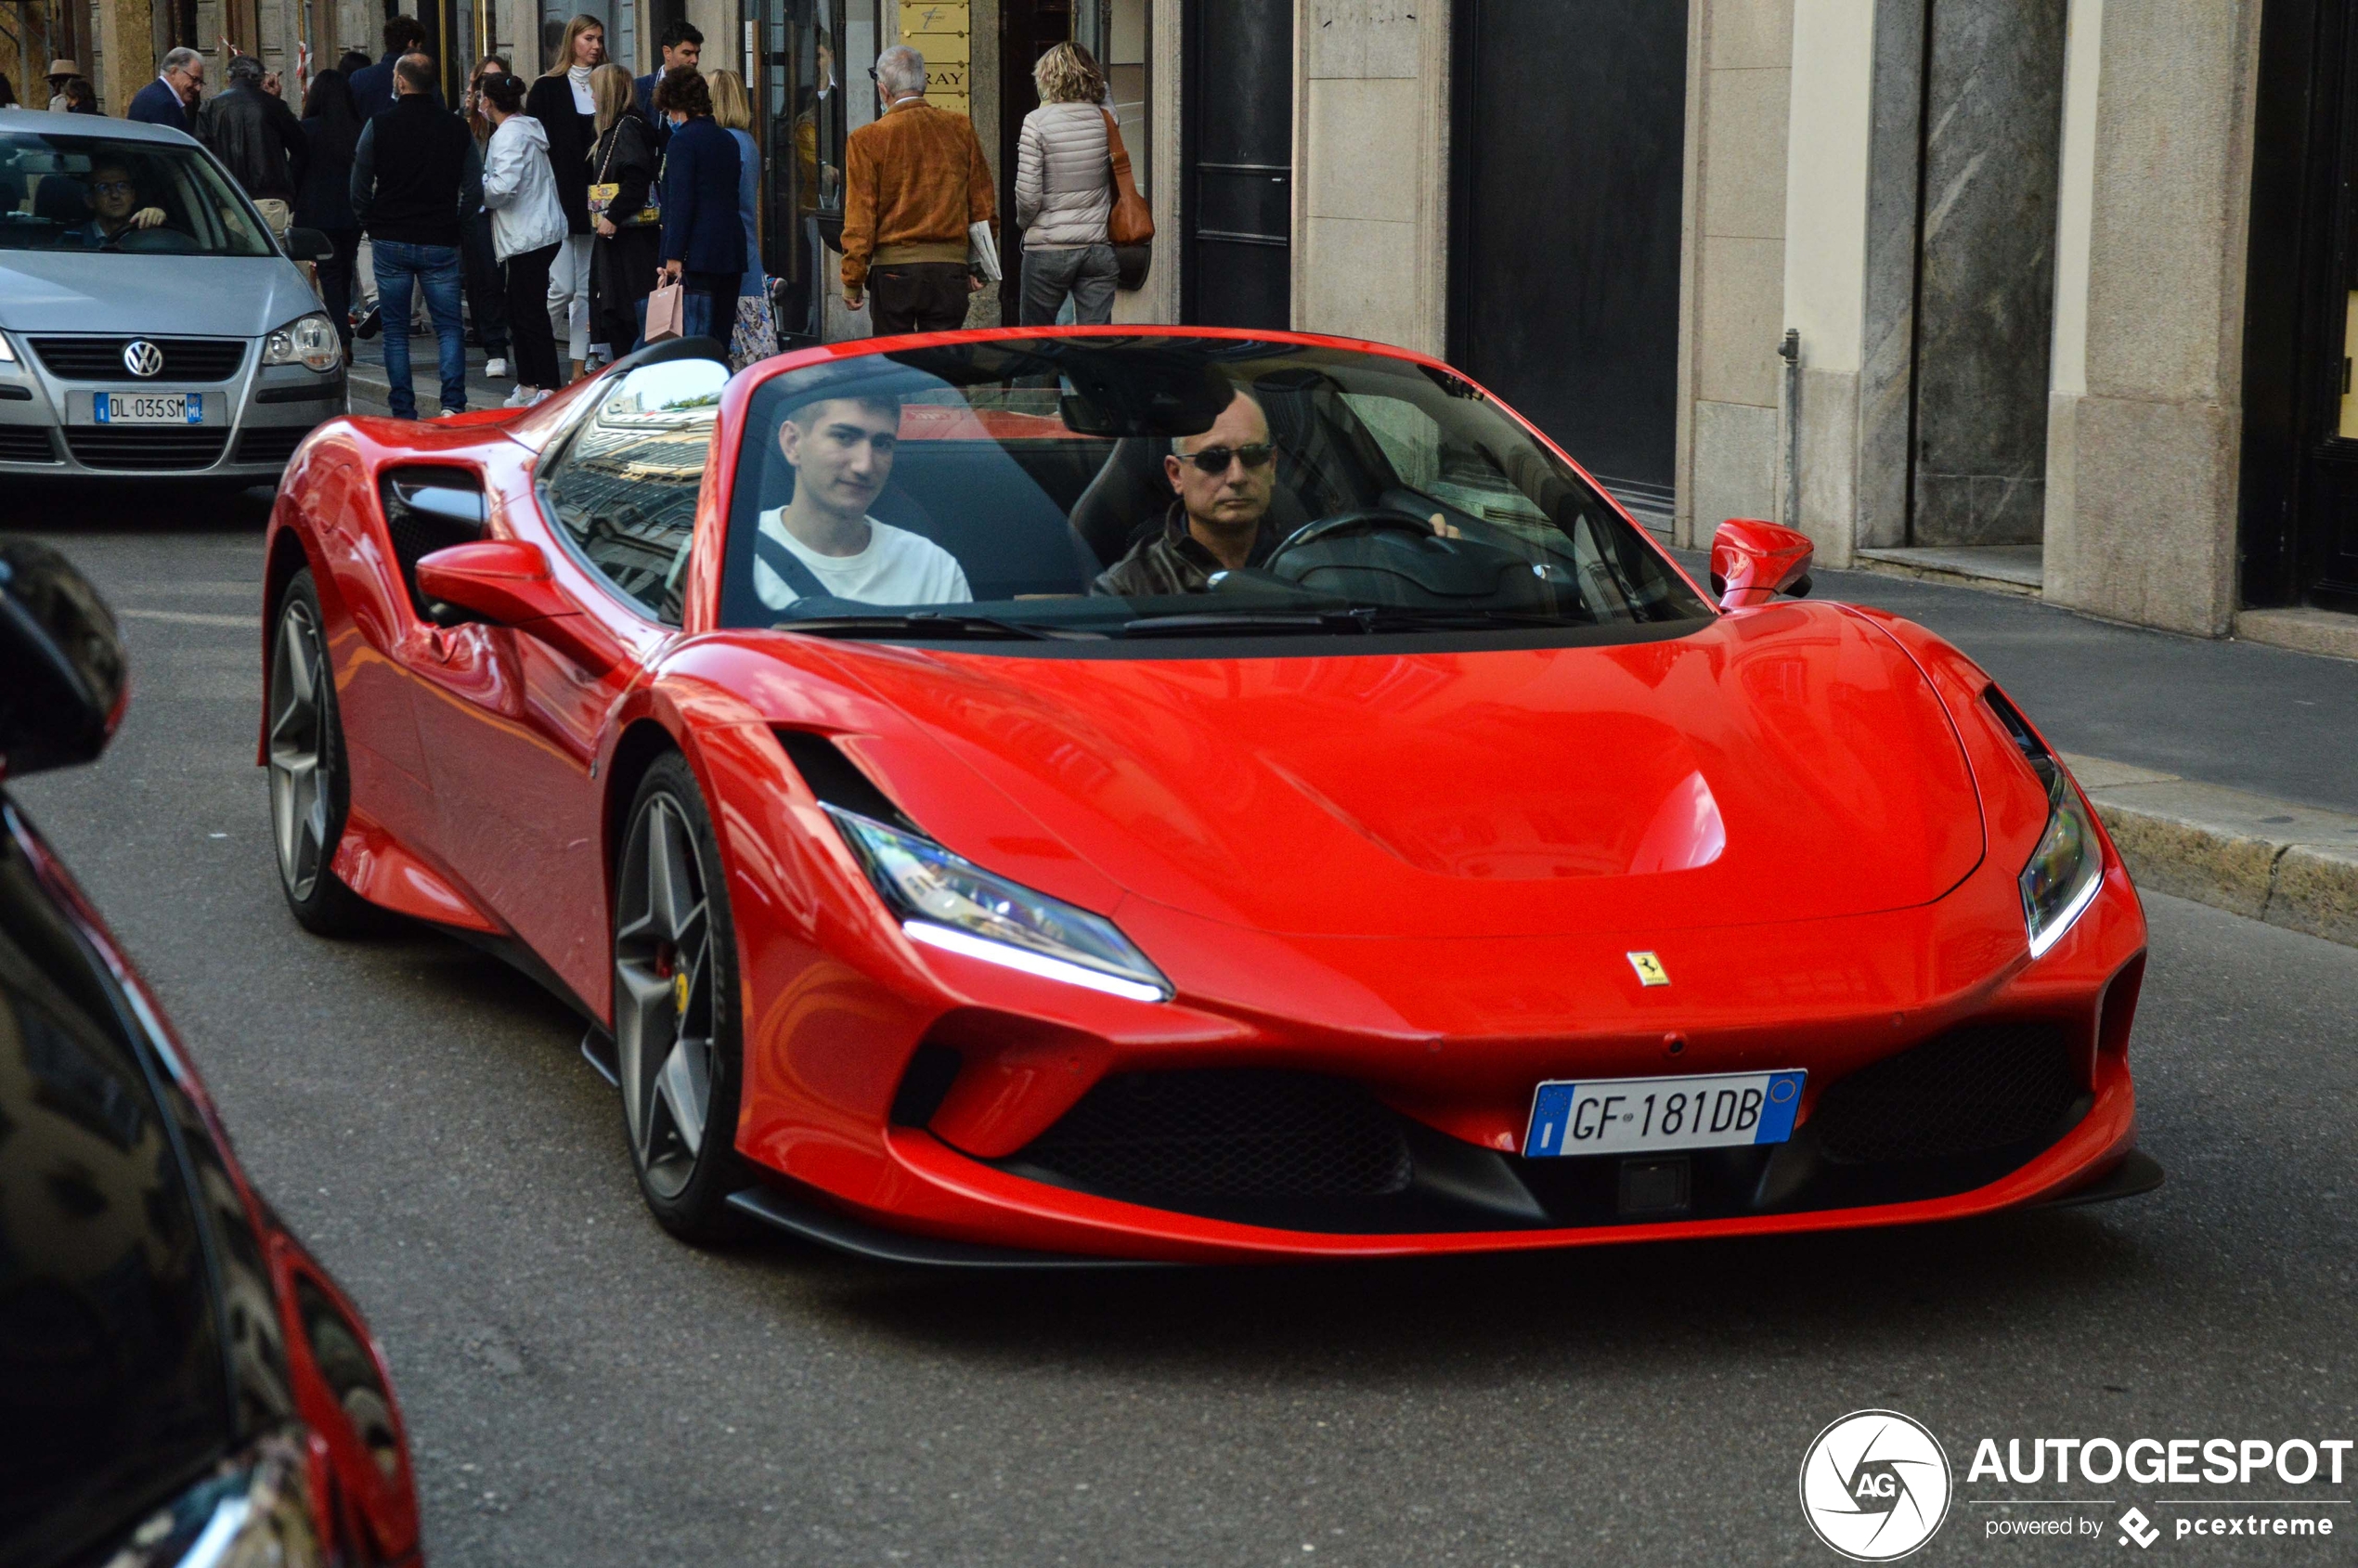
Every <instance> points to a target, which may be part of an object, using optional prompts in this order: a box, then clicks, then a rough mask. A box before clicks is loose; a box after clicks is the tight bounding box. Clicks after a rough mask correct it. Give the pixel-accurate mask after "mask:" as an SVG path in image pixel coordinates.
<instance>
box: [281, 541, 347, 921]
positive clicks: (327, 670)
mask: <svg viewBox="0 0 2358 1568" xmlns="http://www.w3.org/2000/svg"><path fill="white" fill-rule="evenodd" d="M266 702H267V703H268V709H267V715H268V719H269V724H270V732H269V736H270V839H271V843H272V844H273V845H274V846H275V847H276V848H277V850H278V856H279V888H281V889H282V890H283V891H284V892H285V893H286V895H287V907H288V908H289V909H290V910H292V911H293V912H294V917H295V921H296V923H297V924H299V925H300V926H302V927H303V928H304V930H306V931H310V932H312V933H314V934H315V935H318V936H323V937H325V936H339V935H343V934H345V933H347V932H351V931H354V930H357V929H359V928H360V927H362V926H364V925H365V924H366V923H367V920H368V916H369V906H368V905H367V904H366V903H364V902H362V901H361V900H360V899H359V898H358V897H357V896H356V895H355V894H354V893H353V891H352V889H351V888H346V887H345V886H344V885H343V882H342V881H340V880H338V879H337V876H336V874H335V872H334V870H333V869H332V868H331V866H330V862H332V861H333V860H334V859H335V852H336V844H337V842H338V841H339V840H340V839H342V838H343V822H344V813H345V810H346V808H347V805H348V803H349V799H350V797H349V793H348V792H349V788H350V783H349V781H348V780H347V779H346V777H345V775H344V756H343V721H342V720H341V719H339V718H338V716H337V713H336V680H335V671H334V669H333V667H331V666H330V664H329V663H328V643H327V639H326V637H325V636H324V635H323V634H322V632H321V630H320V615H319V593H318V590H317V587H316V586H314V584H313V583H312V580H311V574H310V572H309V571H307V570H306V571H302V572H298V573H296V574H295V576H294V579H293V580H292V582H290V583H289V584H288V585H287V591H286V593H285V595H284V596H283V597H282V598H281V599H280V600H279V627H278V632H277V635H276V636H274V637H273V638H272V639H271V642H270V687H269V692H268V694H267V697H266Z"/></svg>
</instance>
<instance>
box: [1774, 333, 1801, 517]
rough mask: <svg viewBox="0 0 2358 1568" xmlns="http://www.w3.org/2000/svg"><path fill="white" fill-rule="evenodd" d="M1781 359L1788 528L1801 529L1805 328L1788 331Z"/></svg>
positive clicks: (1778, 352)
mask: <svg viewBox="0 0 2358 1568" xmlns="http://www.w3.org/2000/svg"><path fill="white" fill-rule="evenodd" d="M1777 356H1778V357H1779V358H1781V359H1782V360H1783V361H1784V362H1785V517H1784V523H1785V526H1786V527H1788V528H1798V527H1800V526H1801V329H1800V328H1798V327H1788V328H1786V329H1785V341H1784V342H1783V343H1781V344H1780V345H1779V346H1778V349H1777Z"/></svg>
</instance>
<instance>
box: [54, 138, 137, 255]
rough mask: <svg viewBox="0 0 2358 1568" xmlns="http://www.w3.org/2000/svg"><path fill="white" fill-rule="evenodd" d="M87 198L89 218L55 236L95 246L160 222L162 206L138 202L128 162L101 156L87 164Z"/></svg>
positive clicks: (134, 179)
mask: <svg viewBox="0 0 2358 1568" xmlns="http://www.w3.org/2000/svg"><path fill="white" fill-rule="evenodd" d="M89 201H90V208H91V214H92V215H91V218H90V221H89V222H88V223H85V224H82V225H80V226H78V227H73V228H70V229H67V230H66V231H65V233H64V234H62V235H60V236H59V237H58V238H59V239H61V240H66V241H68V242H71V241H74V240H79V241H81V242H82V243H83V244H84V245H88V246H91V247H93V248H94V249H95V248H100V247H105V246H110V245H112V244H114V243H115V242H116V241H117V240H120V239H122V237H123V235H125V234H129V233H135V232H136V231H138V230H140V229H144V228H155V227H159V226H161V225H162V222H163V209H162V207H155V206H142V205H141V204H140V197H139V183H138V180H137V177H136V175H135V174H134V172H133V170H132V168H131V166H130V164H129V163H127V162H122V161H120V160H115V159H102V160H100V161H99V162H96V163H93V164H92V165H91V166H90V198H89Z"/></svg>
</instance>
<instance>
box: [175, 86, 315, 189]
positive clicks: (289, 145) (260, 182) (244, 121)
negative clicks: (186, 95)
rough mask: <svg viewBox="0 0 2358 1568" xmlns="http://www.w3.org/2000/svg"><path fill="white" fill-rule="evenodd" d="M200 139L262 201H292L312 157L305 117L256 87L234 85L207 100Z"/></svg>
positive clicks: (200, 117) (199, 119)
mask: <svg viewBox="0 0 2358 1568" xmlns="http://www.w3.org/2000/svg"><path fill="white" fill-rule="evenodd" d="M197 139H198V140H199V141H201V142H202V143H204V144H205V146H207V147H209V148H211V149H213V154H214V157H216V158H218V159H220V160H221V161H222V162H224V163H227V165H228V166H229V173H230V174H231V175H234V176H236V178H237V181H238V183H239V184H240V185H241V186H243V187H245V191H246V194H247V195H248V196H251V197H253V199H254V200H255V201H285V202H289V203H292V201H294V199H295V192H296V191H297V190H298V189H299V188H301V187H302V185H303V174H304V168H305V166H306V165H307V164H308V163H309V161H310V158H309V144H308V142H307V141H306V140H305V139H304V134H303V122H302V121H300V120H297V119H296V118H295V117H294V110H291V109H289V108H288V107H287V106H286V105H285V104H284V103H282V102H280V101H279V99H277V98H274V97H271V96H270V95H269V94H268V93H266V92H263V91H261V90H260V89H259V88H255V87H247V86H236V87H231V88H230V89H228V91H227V92H224V93H220V94H217V95H216V96H214V97H211V98H208V99H206V100H205V106H204V108H203V110H201V111H200V112H199V113H198V115H197Z"/></svg>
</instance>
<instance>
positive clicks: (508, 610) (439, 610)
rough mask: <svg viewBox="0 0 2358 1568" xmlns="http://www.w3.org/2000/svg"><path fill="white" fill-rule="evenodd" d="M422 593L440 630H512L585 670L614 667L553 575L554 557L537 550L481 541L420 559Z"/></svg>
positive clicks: (513, 542) (506, 542) (594, 632)
mask: <svg viewBox="0 0 2358 1568" xmlns="http://www.w3.org/2000/svg"><path fill="white" fill-rule="evenodd" d="M418 594H419V597H420V598H421V599H423V600H424V601H425V602H426V618H427V619H428V620H430V621H432V622H434V624H435V625H436V626H463V625H465V624H466V623H467V622H469V621H481V622H483V623H484V624H486V625H488V626H505V627H513V628H516V629H518V630H520V631H524V632H525V633H528V634H529V635H531V636H534V637H537V638H538V639H540V641H543V642H546V643H547V644H549V646H551V648H554V649H556V650H557V652H559V653H561V654H564V655H565V656H566V657H567V658H569V659H571V660H573V662H574V663H576V664H577V665H580V666H582V667H584V668H586V669H592V670H606V669H611V668H613V667H614V656H613V654H611V653H610V652H608V651H607V649H606V648H605V647H604V645H603V644H602V640H601V639H600V638H599V637H598V635H597V628H596V627H595V625H594V624H592V623H591V622H590V620H589V617H588V616H583V615H581V614H579V613H578V612H577V608H576V606H575V605H574V603H573V602H572V601H571V600H569V599H567V598H566V597H565V595H564V590H563V589H561V588H559V587H558V586H557V583H556V579H555V578H553V577H551V576H550V575H549V558H548V557H547V556H545V555H543V554H541V553H540V547H539V546H538V545H533V544H525V543H522V542H520V541H518V540H514V539H479V540H477V541H475V542H474V543H473V544H454V545H452V546H450V547H449V548H448V549H447V550H437V551H434V553H433V554H432V555H423V556H420V557H419V558H418Z"/></svg>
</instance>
